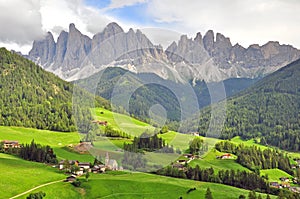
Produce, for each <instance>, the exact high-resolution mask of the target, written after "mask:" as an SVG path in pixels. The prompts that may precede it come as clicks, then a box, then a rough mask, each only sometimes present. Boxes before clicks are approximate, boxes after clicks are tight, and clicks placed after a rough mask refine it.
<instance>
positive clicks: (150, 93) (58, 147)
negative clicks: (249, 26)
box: [0, 6, 300, 199]
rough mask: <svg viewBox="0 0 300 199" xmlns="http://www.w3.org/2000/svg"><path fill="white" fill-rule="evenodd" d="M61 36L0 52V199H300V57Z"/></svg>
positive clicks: (292, 51)
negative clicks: (26, 48) (21, 49)
mask: <svg viewBox="0 0 300 199" xmlns="http://www.w3.org/2000/svg"><path fill="white" fill-rule="evenodd" d="M125 7H126V6H125ZM57 28H58V29H57V30H56V31H55V32H53V33H51V32H47V33H45V34H44V35H43V36H40V37H39V39H38V38H37V39H36V40H35V41H34V42H33V45H32V48H31V50H30V51H29V53H28V55H22V54H21V53H18V52H15V51H8V50H6V49H5V48H0V96H1V97H0V170H1V171H2V172H1V173H0V179H1V180H0V198H11V199H14V198H27V199H33V198H35V199H36V198H39V199H41V198H49V199H53V198H59V199H64V198H86V199H89V198H149V199H150V198H157V199H161V198H166V199H169V198H179V199H183V198H184V199H186V198H195V199H196V198H197V199H198V198H205V199H213V198H222V199H223V198H225V199H226V198H228V199H232V198H236V199H237V198H238V199H245V198H248V199H262V198H266V199H269V198H272V199H275V198H276V199H299V198H300V117H299V116H300V111H299V109H300V81H299V76H300V59H299V58H300V50H298V49H296V48H295V47H293V46H292V45H286V44H280V43H279V42H277V41H269V42H267V43H265V44H260V45H258V44H250V45H249V46H248V47H246V48H245V47H243V46H241V45H240V44H238V43H236V44H235V45H233V44H232V43H231V41H230V39H229V38H228V37H225V36H224V35H223V34H221V33H216V34H215V33H214V32H213V31H212V30H208V31H207V32H206V33H205V34H204V35H203V36H202V35H201V33H200V32H198V33H197V34H196V36H195V37H194V38H189V36H187V35H181V36H180V37H179V38H178V40H174V41H172V42H171V43H170V44H169V45H168V46H166V47H165V48H163V47H162V46H161V45H156V44H154V43H152V41H151V40H150V39H149V38H148V37H147V36H146V34H144V33H143V32H142V31H141V30H139V29H137V30H134V29H132V28H129V30H124V29H123V28H122V27H121V26H119V25H118V24H117V23H116V22H111V23H109V24H107V25H106V26H104V27H103V29H102V30H101V31H99V30H98V29H97V30H98V32H97V33H95V32H93V34H89V36H87V35H85V34H83V33H81V32H80V31H79V29H77V27H76V26H75V24H74V23H70V24H69V27H68V29H61V28H59V27H57ZM81 28H82V26H81ZM90 33H91V32H90ZM91 35H92V37H90V36H91ZM0 36H1V33H0ZM56 36H57V38H55V37H56ZM0 40H1V37H0Z"/></svg>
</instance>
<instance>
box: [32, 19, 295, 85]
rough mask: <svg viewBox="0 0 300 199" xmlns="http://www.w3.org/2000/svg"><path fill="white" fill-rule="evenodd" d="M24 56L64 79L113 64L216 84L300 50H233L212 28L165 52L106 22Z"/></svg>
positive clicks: (275, 46)
mask: <svg viewBox="0 0 300 199" xmlns="http://www.w3.org/2000/svg"><path fill="white" fill-rule="evenodd" d="M28 57H29V58H30V59H32V60H33V61H35V62H36V63H38V64H40V65H41V66H42V67H44V68H45V69H47V70H49V71H52V72H54V73H55V74H57V75H59V76H60V77H62V78H64V79H67V80H75V79H78V78H84V77H87V76H90V75H92V74H93V73H95V72H98V71H99V70H101V69H104V68H106V67H113V66H118V67H123V68H125V69H129V70H131V71H133V72H147V73H156V74H157V75H159V76H161V77H163V78H168V79H172V80H176V81H177V80H178V81H181V80H182V79H184V78H187V79H204V80H206V81H220V80H224V79H227V78H231V77H256V76H257V75H261V74H267V73H270V72H273V71H275V70H277V69H278V68H280V67H282V66H284V65H287V64H288V63H290V62H292V61H294V60H296V59H298V58H300V51H299V50H297V49H296V48H293V47H292V46H290V45H280V44H279V42H276V41H271V42H268V43H266V44H265V45H263V46H259V45H257V44H253V45H250V46H249V47H248V48H244V47H243V46H241V45H239V44H235V45H234V46H232V44H231V41H230V39H229V38H228V37H225V36H224V35H222V34H221V33H217V34H216V35H215V34H214V32H213V31H212V30H209V31H207V32H206V33H205V35H204V36H203V37H202V35H201V33H200V32H198V33H197V34H196V36H195V37H194V38H189V37H188V36H187V35H182V36H181V37H180V39H179V40H178V41H174V42H172V43H171V45H170V46H169V47H168V48H167V49H166V50H165V51H164V50H163V48H162V47H161V46H159V45H154V44H153V43H152V42H151V41H150V40H149V39H148V38H147V36H146V35H145V34H143V33H142V31H141V30H136V31H134V30H133V29H132V28H131V29H129V31H128V32H124V31H123V29H122V28H121V27H120V26H119V25H118V24H117V23H110V24H108V25H107V26H106V27H105V28H104V30H103V31H102V32H100V33H97V34H96V35H94V37H93V39H90V38H89V37H87V36H86V35H83V34H82V33H81V32H80V31H79V30H77V29H76V27H75V25H74V24H70V25H69V32H65V31H62V32H61V33H60V35H59V37H58V40H57V43H55V41H54V39H53V36H52V34H51V33H48V34H47V35H45V38H44V39H42V40H38V41H34V43H33V47H32V49H31V51H30V53H29V56H28ZM87 58H88V59H87ZM82 71H83V72H84V75H82Z"/></svg>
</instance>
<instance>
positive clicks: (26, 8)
mask: <svg viewBox="0 0 300 199" xmlns="http://www.w3.org/2000/svg"><path fill="white" fill-rule="evenodd" d="M39 8H40V3H39V1H37V0H9V1H6V0H0V10H1V12H0V27H1V29H0V42H3V43H17V44H19V45H26V44H28V43H29V42H31V41H32V40H33V39H35V38H37V37H40V36H41V35H42V24H41V15H40V12H39Z"/></svg>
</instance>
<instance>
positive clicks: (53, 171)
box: [0, 153, 65, 198]
mask: <svg viewBox="0 0 300 199" xmlns="http://www.w3.org/2000/svg"><path fill="white" fill-rule="evenodd" d="M0 170H1V172H0V179H1V180H0V190H1V191H0V198H9V197H12V196H14V195H17V194H19V193H22V192H24V191H26V190H29V189H31V188H34V187H36V186H38V185H41V184H44V183H47V182H52V181H56V180H62V179H64V178H65V175H64V174H62V173H60V172H59V171H58V169H57V168H52V167H50V166H47V165H45V164H41V163H35V162H29V161H25V160H22V159H19V158H16V157H14V156H11V155H7V154H3V153H0ZM4 190H5V191H4ZM23 198H24V197H23Z"/></svg>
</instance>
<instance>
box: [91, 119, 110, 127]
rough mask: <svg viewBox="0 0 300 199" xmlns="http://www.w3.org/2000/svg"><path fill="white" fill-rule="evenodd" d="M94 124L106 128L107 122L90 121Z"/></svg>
mask: <svg viewBox="0 0 300 199" xmlns="http://www.w3.org/2000/svg"><path fill="white" fill-rule="evenodd" d="M92 122H93V123H94V124H99V125H101V126H107V124H108V122H107V121H99V120H94V121H92Z"/></svg>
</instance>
